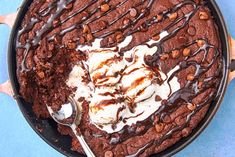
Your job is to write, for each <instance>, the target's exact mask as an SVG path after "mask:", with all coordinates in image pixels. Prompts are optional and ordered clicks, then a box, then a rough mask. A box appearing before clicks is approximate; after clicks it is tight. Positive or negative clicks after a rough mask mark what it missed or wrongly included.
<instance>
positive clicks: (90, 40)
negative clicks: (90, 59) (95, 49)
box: [86, 33, 94, 42]
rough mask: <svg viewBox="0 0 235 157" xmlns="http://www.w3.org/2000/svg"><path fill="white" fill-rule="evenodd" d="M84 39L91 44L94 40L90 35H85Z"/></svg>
mask: <svg viewBox="0 0 235 157" xmlns="http://www.w3.org/2000/svg"><path fill="white" fill-rule="evenodd" d="M86 38H87V41H88V42H92V41H93V40H94V37H93V35H92V34H91V33H89V34H87V36H86Z"/></svg>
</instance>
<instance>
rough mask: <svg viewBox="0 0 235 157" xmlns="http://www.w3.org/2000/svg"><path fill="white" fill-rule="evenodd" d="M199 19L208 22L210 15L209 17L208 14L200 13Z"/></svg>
mask: <svg viewBox="0 0 235 157" xmlns="http://www.w3.org/2000/svg"><path fill="white" fill-rule="evenodd" d="M199 18H200V19H201V20H208V19H209V15H208V13H207V12H205V11H201V12H199Z"/></svg>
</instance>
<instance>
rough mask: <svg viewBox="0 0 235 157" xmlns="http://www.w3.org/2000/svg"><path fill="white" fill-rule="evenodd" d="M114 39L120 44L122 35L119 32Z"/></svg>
mask: <svg viewBox="0 0 235 157" xmlns="http://www.w3.org/2000/svg"><path fill="white" fill-rule="evenodd" d="M115 38H116V41H117V42H121V41H122V40H123V39H124V37H123V34H122V33H121V32H119V33H117V34H116V37H115Z"/></svg>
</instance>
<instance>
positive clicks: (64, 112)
mask: <svg viewBox="0 0 235 157" xmlns="http://www.w3.org/2000/svg"><path fill="white" fill-rule="evenodd" d="M68 101H69V102H68V103H67V104H64V105H62V106H61V109H60V110H59V111H56V112H55V111H53V109H52V108H51V107H50V106H48V105H46V106H47V110H48V112H49V114H50V115H51V117H52V118H53V119H54V120H55V121H56V122H57V123H58V124H61V125H65V126H69V127H70V128H71V129H72V131H73V133H74V135H75V136H76V137H77V139H78V141H79V142H80V144H81V146H82V148H83V150H84V151H85V153H86V155H87V156H88V157H95V155H94V154H93V152H92V151H91V149H90V147H89V146H88V144H87V143H86V141H85V139H84V137H83V136H82V135H81V134H78V132H77V130H76V128H77V126H78V125H79V123H80V121H77V119H78V114H79V111H78V107H77V103H76V101H75V100H74V99H73V98H72V97H69V98H68Z"/></svg>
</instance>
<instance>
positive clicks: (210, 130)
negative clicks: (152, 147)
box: [0, 0, 235, 157]
mask: <svg viewBox="0 0 235 157" xmlns="http://www.w3.org/2000/svg"><path fill="white" fill-rule="evenodd" d="M216 1H217V2H218V4H219V6H220V8H221V11H222V12H223V14H224V16H225V19H226V23H227V25H228V30H229V32H230V33H231V34H232V36H233V37H235V9H234V8H235V1H234V0H216ZM21 2H22V0H11V1H9V0H0V15H3V14H7V13H12V12H15V11H16V9H17V7H19V6H20V4H21ZM9 32H10V29H9V28H8V27H7V26H5V25H1V26H0V43H1V45H0V67H1V70H0V83H2V82H4V81H6V80H7V79H8V75H7V61H6V52H7V41H8V37H9ZM234 92H235V80H233V81H232V82H231V83H230V85H229V87H228V89H227V92H226V95H225V97H224V100H223V103H222V105H221V107H220V109H219V111H218V112H217V114H216V116H215V118H214V119H213V120H212V122H211V123H210V125H209V126H208V127H207V128H206V129H205V131H204V132H203V133H202V134H201V135H200V136H199V137H198V138H197V139H196V140H195V141H194V142H193V143H191V144H190V145H189V146H188V147H186V148H185V149H184V150H182V151H181V152H179V153H177V154H176V155H175V157H198V156H201V157H235V131H234V130H235V114H234V112H235V95H234ZM0 102H1V104H0V157H41V156H43V157H62V156H63V155H62V154H60V153H59V152H57V151H56V150H54V149H53V148H51V147H50V146H49V145H47V144H46V143H45V142H44V141H43V140H42V139H41V138H40V137H39V136H38V135H37V134H36V133H35V132H34V131H33V130H32V129H31V127H30V126H29V125H28V123H27V122H26V120H25V119H24V117H23V115H22V114H21V112H20V110H19V108H18V106H17V104H16V102H15V101H14V100H13V99H12V98H11V97H9V96H7V95H4V94H0ZM42 154H43V155H42Z"/></svg>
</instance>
